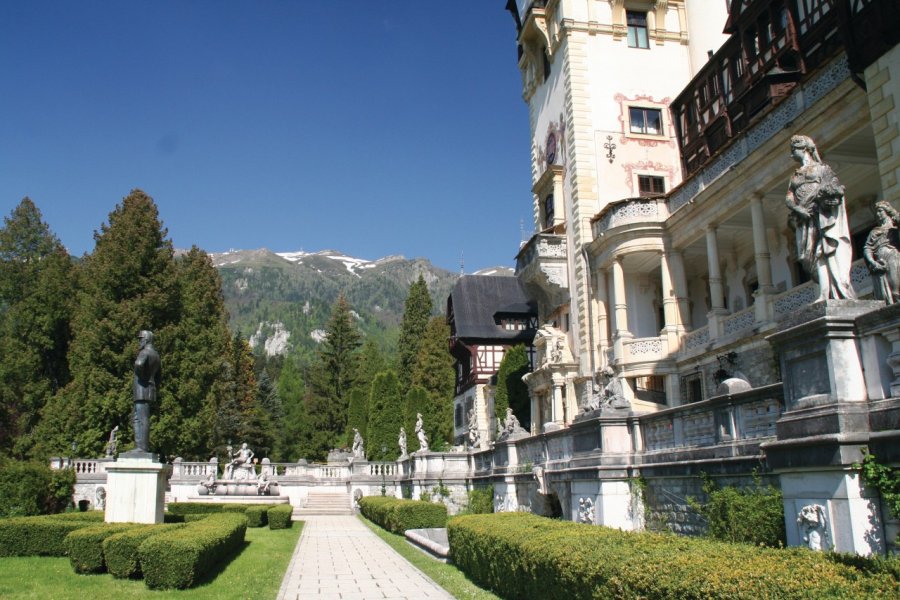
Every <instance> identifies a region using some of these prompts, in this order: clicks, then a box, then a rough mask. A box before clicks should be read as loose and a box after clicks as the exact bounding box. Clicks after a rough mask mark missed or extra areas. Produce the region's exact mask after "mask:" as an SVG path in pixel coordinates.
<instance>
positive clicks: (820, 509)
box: [797, 504, 828, 551]
mask: <svg viewBox="0 0 900 600" xmlns="http://www.w3.org/2000/svg"><path fill="white" fill-rule="evenodd" d="M797 524H798V525H799V526H800V534H801V535H802V536H803V541H804V542H806V545H807V546H808V547H809V549H810V550H816V551H822V550H825V549H827V548H828V541H827V537H828V530H827V525H828V522H827V520H826V518H825V507H824V506H822V505H821V504H807V505H806V506H804V507H803V508H801V509H800V513H799V514H798V515H797Z"/></svg>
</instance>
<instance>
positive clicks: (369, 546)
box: [278, 516, 453, 600]
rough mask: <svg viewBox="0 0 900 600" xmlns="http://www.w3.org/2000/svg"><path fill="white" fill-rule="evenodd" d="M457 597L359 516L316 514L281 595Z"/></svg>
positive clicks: (285, 599)
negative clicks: (395, 548)
mask: <svg viewBox="0 0 900 600" xmlns="http://www.w3.org/2000/svg"><path fill="white" fill-rule="evenodd" d="M307 598H322V599H326V600H331V599H334V600H338V599H340V600H347V599H360V600H368V599H369V598H392V599H397V600H399V599H410V600H412V599H415V600H420V599H431V598H435V599H441V600H452V599H453V596H451V595H450V594H448V593H447V592H446V591H444V589H443V588H441V587H439V586H438V585H437V584H436V583H434V581H432V580H431V579H429V578H428V577H426V576H425V575H424V574H423V573H422V572H421V571H419V570H418V569H417V568H415V567H414V566H412V565H411V564H410V563H409V562H408V561H407V560H406V559H405V558H403V557H402V556H400V555H399V554H397V552H396V551H394V549H393V548H391V547H390V546H388V545H387V544H386V543H384V542H383V541H382V540H381V539H380V538H379V537H378V536H376V535H375V534H374V533H372V532H371V531H370V530H369V528H368V527H366V526H365V525H363V523H362V522H361V521H360V520H359V519H358V518H356V517H344V516H310V517H307V518H306V520H305V524H304V525H303V534H302V535H301V536H300V541H299V542H298V543H297V547H296V549H294V555H293V556H292V557H291V564H290V565H289V566H288V570H287V573H285V574H284V580H283V581H282V582H281V590H280V591H279V592H278V600H295V599H300V600H306V599H307Z"/></svg>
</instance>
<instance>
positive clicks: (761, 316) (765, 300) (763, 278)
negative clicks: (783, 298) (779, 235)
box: [750, 194, 774, 323]
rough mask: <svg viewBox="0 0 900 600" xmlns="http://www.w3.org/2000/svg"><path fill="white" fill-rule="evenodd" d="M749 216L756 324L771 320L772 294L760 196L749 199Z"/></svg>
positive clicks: (769, 257)
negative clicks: (754, 283)
mask: <svg viewBox="0 0 900 600" xmlns="http://www.w3.org/2000/svg"><path fill="white" fill-rule="evenodd" d="M750 216H751V218H752V220H753V252H754V257H755V259H756V282H757V286H758V287H757V289H756V292H755V293H754V295H755V296H756V301H755V303H754V304H755V306H756V321H757V323H760V322H766V321H771V320H772V315H771V310H770V306H769V298H770V296H771V295H772V293H773V292H774V288H773V287H772V258H771V255H770V254H769V242H768V236H767V235H766V221H765V217H764V215H763V206H762V195H761V194H753V195H752V196H751V197H750Z"/></svg>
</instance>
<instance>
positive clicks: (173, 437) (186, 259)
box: [151, 246, 230, 460]
mask: <svg viewBox="0 0 900 600" xmlns="http://www.w3.org/2000/svg"><path fill="white" fill-rule="evenodd" d="M176 273H177V278H178V295H179V310H180V313H179V317H178V323H177V325H176V326H175V329H174V332H173V334H174V343H173V344H171V347H170V349H169V352H168V354H166V355H164V356H162V359H163V363H164V367H165V389H166V392H167V393H166V394H164V395H163V396H162V399H161V402H160V406H159V411H158V415H157V418H156V422H155V424H154V426H153V429H152V430H151V439H152V440H154V443H155V444H156V445H158V447H159V448H160V450H161V451H162V452H164V453H165V454H167V455H176V454H177V455H178V456H181V457H183V458H185V459H188V460H206V459H208V458H209V453H210V452H211V451H212V450H213V449H214V448H215V446H216V441H215V437H214V431H215V421H216V416H215V415H216V410H217V404H218V402H219V399H218V398H217V392H218V391H219V390H221V389H222V388H223V386H224V385H225V381H224V380H225V378H226V376H227V375H226V372H225V370H224V369H223V362H224V361H225V360H226V359H227V356H228V352H229V348H230V340H229V338H230V334H229V331H228V325H227V319H228V315H227V313H226V311H225V303H224V300H223V297H222V284H221V280H220V279H219V274H218V271H217V270H216V268H215V267H214V266H213V264H212V260H211V259H210V257H209V255H207V254H206V253H205V252H204V251H202V250H200V249H199V248H197V247H196V246H195V247H193V248H191V250H190V251H189V252H187V253H186V254H184V255H183V256H181V257H180V258H179V259H178V260H177V261H176ZM229 374H230V372H229Z"/></svg>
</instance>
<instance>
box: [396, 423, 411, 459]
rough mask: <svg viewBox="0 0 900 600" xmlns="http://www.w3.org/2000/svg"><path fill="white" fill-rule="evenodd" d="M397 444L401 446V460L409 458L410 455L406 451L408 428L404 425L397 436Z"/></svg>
mask: <svg viewBox="0 0 900 600" xmlns="http://www.w3.org/2000/svg"><path fill="white" fill-rule="evenodd" d="M397 445H398V446H400V460H403V459H405V458H407V457H408V456H409V455H408V454H407V453H406V430H405V429H404V428H402V427H401V428H400V436H399V437H398V438H397Z"/></svg>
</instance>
